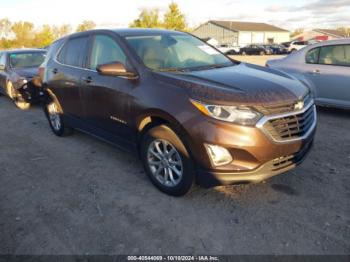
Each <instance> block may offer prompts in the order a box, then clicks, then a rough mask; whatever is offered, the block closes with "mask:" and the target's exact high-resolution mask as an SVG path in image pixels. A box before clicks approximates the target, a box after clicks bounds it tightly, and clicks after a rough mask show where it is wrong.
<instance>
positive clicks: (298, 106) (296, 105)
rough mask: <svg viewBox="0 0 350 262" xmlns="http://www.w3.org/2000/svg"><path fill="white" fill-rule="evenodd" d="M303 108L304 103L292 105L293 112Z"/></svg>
mask: <svg viewBox="0 0 350 262" xmlns="http://www.w3.org/2000/svg"><path fill="white" fill-rule="evenodd" d="M303 107H304V101H299V102H298V103H296V104H295V105H294V109H295V110H300V109H303Z"/></svg>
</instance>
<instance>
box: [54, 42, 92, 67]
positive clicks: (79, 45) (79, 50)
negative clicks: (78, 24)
mask: <svg viewBox="0 0 350 262" xmlns="http://www.w3.org/2000/svg"><path fill="white" fill-rule="evenodd" d="M87 43H88V37H87V36H83V37H75V38H71V39H69V40H68V41H67V42H66V43H65V44H64V46H63V48H62V49H61V51H60V53H59V54H58V57H57V61H59V62H60V63H62V64H65V65H70V66H76V67H83V66H84V63H85V59H86V55H87V52H86V48H87Z"/></svg>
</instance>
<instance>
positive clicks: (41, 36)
mask: <svg viewBox="0 0 350 262" xmlns="http://www.w3.org/2000/svg"><path fill="white" fill-rule="evenodd" d="M54 40H55V38H54V34H53V30H52V28H51V27H50V26H49V25H43V27H42V29H41V30H40V31H38V32H36V33H35V34H34V39H33V43H32V45H33V46H35V47H45V46H48V45H50V44H51V43H52V42H53V41H54Z"/></svg>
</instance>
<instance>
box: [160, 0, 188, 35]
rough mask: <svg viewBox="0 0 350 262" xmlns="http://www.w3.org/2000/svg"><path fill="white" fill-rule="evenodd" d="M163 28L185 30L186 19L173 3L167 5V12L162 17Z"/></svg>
mask: <svg viewBox="0 0 350 262" xmlns="http://www.w3.org/2000/svg"><path fill="white" fill-rule="evenodd" d="M164 27H165V28H167V29H171V30H185V29H186V18H185V16H184V15H183V14H182V13H181V11H180V9H179V7H178V5H177V4H176V3H174V2H173V3H171V4H170V5H169V10H168V12H166V13H165V15H164Z"/></svg>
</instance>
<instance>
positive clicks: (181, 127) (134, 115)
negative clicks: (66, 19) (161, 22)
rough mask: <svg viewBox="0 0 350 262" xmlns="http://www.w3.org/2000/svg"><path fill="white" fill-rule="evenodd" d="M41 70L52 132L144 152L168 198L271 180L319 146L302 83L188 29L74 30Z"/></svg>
mask: <svg viewBox="0 0 350 262" xmlns="http://www.w3.org/2000/svg"><path fill="white" fill-rule="evenodd" d="M43 68H44V72H43V88H44V90H45V93H46V96H47V99H46V102H45V106H44V110H45V113H46V116H47V119H48V121H49V124H50V126H51V129H52V131H53V132H54V133H55V134H56V135H57V136H64V135H67V134H69V133H70V131H71V129H72V128H75V129H79V130H82V131H84V132H87V133H89V134H93V135H94V136H95V137H99V138H101V139H103V140H106V141H109V142H110V143H112V144H115V145H118V146H119V147H122V148H125V149H130V150H132V151H135V152H138V153H139V155H140V158H141V160H142V162H143V164H144V167H145V170H146V173H147V174H148V176H149V178H150V180H151V181H152V182H153V184H154V185H155V186H156V187H157V188H159V189H160V190H161V191H163V192H165V193H167V194H170V195H177V196H178V195H183V194H185V193H186V192H188V191H189V190H190V189H191V187H192V185H193V184H194V182H197V183H199V184H201V185H205V186H212V185H218V184H233V183H241V182H244V183H247V182H258V181H262V180H265V179H267V178H268V177H271V176H274V175H277V174H280V173H283V172H286V171H287V170H290V169H292V168H294V167H295V166H296V165H297V164H299V163H300V162H301V161H302V160H303V159H304V158H305V156H306V154H307V152H308V151H309V149H310V147H311V145H312V141H313V137H314V132H315V126H316V115H315V107H314V104H313V100H312V98H311V97H310V96H309V95H308V92H309V91H308V89H307V88H306V87H305V86H304V85H303V84H302V83H301V82H299V81H297V80H296V79H294V78H292V77H290V76H288V75H286V74H283V73H280V72H278V71H274V70H270V69H266V68H264V67H260V66H255V65H251V64H245V63H240V62H237V61H234V60H231V59H229V58H228V57H226V56H224V55H222V54H221V53H219V52H218V51H217V50H216V49H214V48H212V47H211V46H209V45H207V44H206V43H205V42H203V41H201V40H199V39H198V38H196V37H194V36H191V35H189V34H186V33H182V32H175V31H166V30H155V29H118V30H93V31H86V32H82V33H76V34H73V35H70V36H67V37H65V38H62V39H60V40H58V41H56V42H55V43H53V44H52V45H51V47H50V50H49V52H48V56H47V58H46V60H45V62H44V63H43ZM117 172H118V171H116V173H117ZM111 175H113V174H111Z"/></svg>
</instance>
